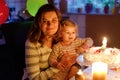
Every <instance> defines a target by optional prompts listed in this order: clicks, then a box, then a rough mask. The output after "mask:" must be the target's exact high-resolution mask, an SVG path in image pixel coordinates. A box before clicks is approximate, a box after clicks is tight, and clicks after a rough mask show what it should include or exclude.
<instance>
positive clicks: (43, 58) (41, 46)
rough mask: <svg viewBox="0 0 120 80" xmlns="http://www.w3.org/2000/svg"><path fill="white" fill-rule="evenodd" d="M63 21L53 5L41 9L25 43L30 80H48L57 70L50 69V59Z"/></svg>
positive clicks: (46, 5)
mask: <svg viewBox="0 0 120 80" xmlns="http://www.w3.org/2000/svg"><path fill="white" fill-rule="evenodd" d="M60 21H61V13H60V11H59V10H58V9H57V8H56V7H55V6H53V5H52V4H45V5H43V6H42V7H40V8H39V10H38V12H37V14H36V15H35V18H34V23H33V26H32V27H31V29H30V31H29V33H28V39H27V40H26V43H25V60H26V71H27V73H28V77H29V79H30V80H48V79H49V78H50V77H51V76H52V75H53V74H54V73H56V72H58V70H57V69H53V68H51V67H49V64H48V57H49V54H50V52H51V51H52V49H51V48H52V45H53V44H55V43H56V41H55V39H54V37H55V35H56V33H57V31H58V29H59V23H60Z"/></svg>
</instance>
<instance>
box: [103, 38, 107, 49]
mask: <svg viewBox="0 0 120 80" xmlns="http://www.w3.org/2000/svg"><path fill="white" fill-rule="evenodd" d="M106 46H107V38H106V37H104V38H103V41H102V48H106Z"/></svg>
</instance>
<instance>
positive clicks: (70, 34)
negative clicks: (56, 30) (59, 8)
mask: <svg viewBox="0 0 120 80" xmlns="http://www.w3.org/2000/svg"><path fill="white" fill-rule="evenodd" d="M76 35H77V33H76V29H75V27H70V26H66V27H65V28H64V30H63V32H62V37H63V41H66V42H70V43H71V42H73V41H74V40H75V38H76Z"/></svg>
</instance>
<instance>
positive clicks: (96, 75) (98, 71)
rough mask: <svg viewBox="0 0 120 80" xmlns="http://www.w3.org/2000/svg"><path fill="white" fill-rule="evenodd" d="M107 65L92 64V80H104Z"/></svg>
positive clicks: (100, 63)
mask: <svg viewBox="0 0 120 80" xmlns="http://www.w3.org/2000/svg"><path fill="white" fill-rule="evenodd" d="M107 68H108V66H107V64H106V63H103V62H94V63H93V64H92V80H106V77H107Z"/></svg>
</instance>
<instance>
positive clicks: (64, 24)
mask: <svg viewBox="0 0 120 80" xmlns="http://www.w3.org/2000/svg"><path fill="white" fill-rule="evenodd" d="M65 27H74V28H75V29H76V33H77V36H78V26H77V24H76V23H75V22H74V21H72V20H70V19H63V20H62V21H61V23H60V29H59V31H58V34H57V35H58V36H57V38H56V39H57V41H61V40H62V35H61V33H62V31H64V28H65Z"/></svg>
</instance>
